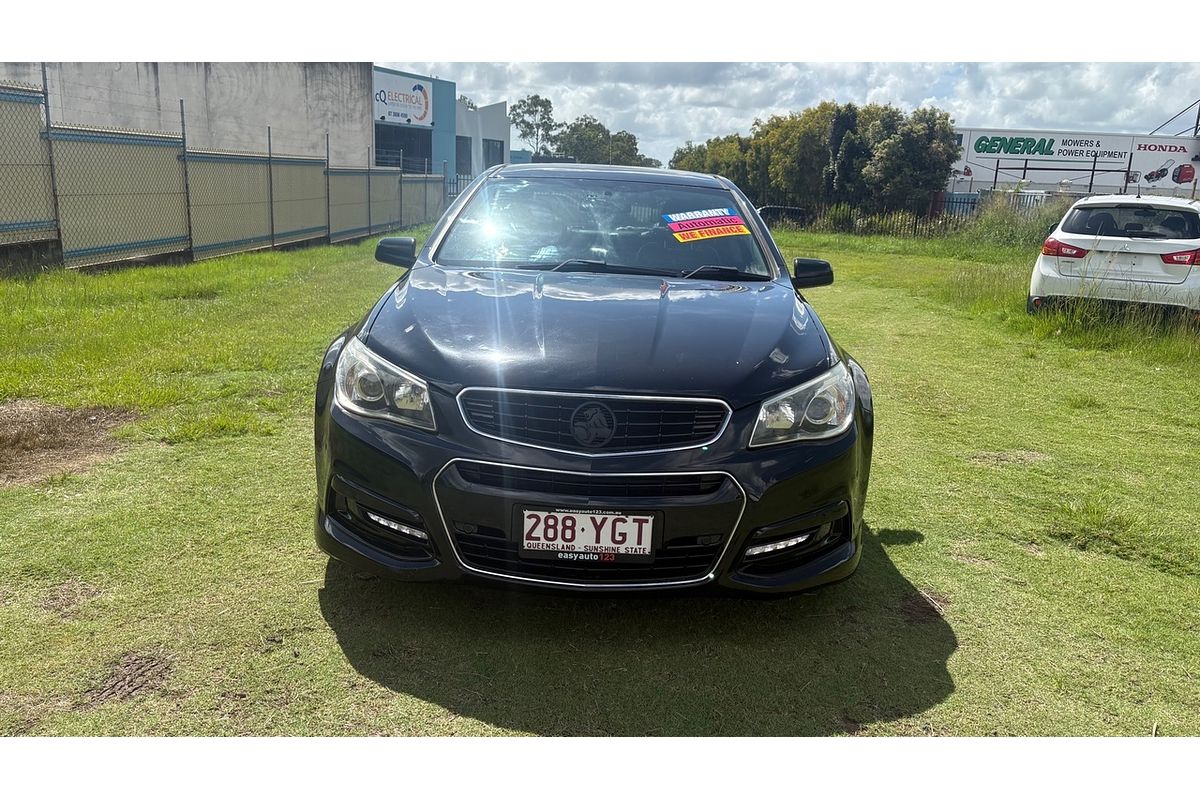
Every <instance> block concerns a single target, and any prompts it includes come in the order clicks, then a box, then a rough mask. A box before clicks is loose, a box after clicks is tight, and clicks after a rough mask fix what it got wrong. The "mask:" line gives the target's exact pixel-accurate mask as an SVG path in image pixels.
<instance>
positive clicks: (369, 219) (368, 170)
mask: <svg viewBox="0 0 1200 800" xmlns="http://www.w3.org/2000/svg"><path fill="white" fill-rule="evenodd" d="M374 221H375V220H374V219H372V217H371V148H369V147H368V148H367V235H368V236H370V235H371V233H372V232H373V231H372V230H371V227H372V223H373V222H374Z"/></svg>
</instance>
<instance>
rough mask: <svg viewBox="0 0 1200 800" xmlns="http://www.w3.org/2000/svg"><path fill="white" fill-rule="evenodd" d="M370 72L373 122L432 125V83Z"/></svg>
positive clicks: (385, 73)
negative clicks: (373, 95)
mask: <svg viewBox="0 0 1200 800" xmlns="http://www.w3.org/2000/svg"><path fill="white" fill-rule="evenodd" d="M374 75H375V82H374V90H375V97H374V107H375V121H376V122H390V123H393V124H395V125H420V126H423V127H426V128H429V127H432V126H433V84H431V83H430V82H429V81H426V80H420V79H416V78H412V77H407V76H404V75H392V74H391V73H388V72H379V71H378V70H376V71H375V72H374Z"/></svg>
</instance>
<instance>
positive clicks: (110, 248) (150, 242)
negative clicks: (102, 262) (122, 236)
mask: <svg viewBox="0 0 1200 800" xmlns="http://www.w3.org/2000/svg"><path fill="white" fill-rule="evenodd" d="M187 243H188V237H187V236H168V237H167V238H165V239H144V240H142V241H140V242H123V243H121V244H103V245H99V246H97V247H80V248H77V249H75V250H63V258H82V257H83V256H98V255H102V254H105V253H120V252H124V251H128V250H137V249H139V248H143V247H173V246H174V245H184V246H185V247H186V245H187ZM180 249H181V250H182V249H185V248H184V247H181V248H180Z"/></svg>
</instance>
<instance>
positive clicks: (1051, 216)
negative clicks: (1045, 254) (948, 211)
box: [952, 195, 1073, 247]
mask: <svg viewBox="0 0 1200 800" xmlns="http://www.w3.org/2000/svg"><path fill="white" fill-rule="evenodd" d="M1072 202H1073V201H1072V199H1071V198H1069V197H1063V198H1052V199H1050V200H1047V201H1046V202H1045V203H1043V204H1042V205H1040V206H1035V207H1033V208H1016V207H1015V206H1014V205H1013V204H1012V203H1011V202H1009V200H1008V198H1007V197H1005V196H1004V195H993V196H992V197H990V198H989V199H988V200H987V201H985V202H984V203H983V206H982V208H980V209H979V212H978V213H977V214H976V215H975V217H974V218H973V219H971V221H970V222H968V223H967V224H966V225H965V226H963V227H962V228H961V229H959V230H958V231H956V232H955V233H953V234H952V235H953V236H955V237H957V238H960V239H966V240H969V241H973V242H987V243H988V244H995V245H1003V246H1009V247H1033V246H1036V245H1040V244H1041V243H1042V241H1043V240H1044V239H1045V238H1046V236H1047V235H1048V233H1049V231H1050V229H1051V228H1053V227H1054V226H1055V225H1057V224H1058V222H1059V220H1061V219H1062V218H1063V215H1064V214H1065V213H1067V209H1068V208H1070V207H1071V203H1072Z"/></svg>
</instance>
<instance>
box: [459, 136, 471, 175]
mask: <svg viewBox="0 0 1200 800" xmlns="http://www.w3.org/2000/svg"><path fill="white" fill-rule="evenodd" d="M454 162H455V169H456V170H458V174H459V175H474V174H475V170H474V169H473V168H472V166H471V137H470V136H458V137H456V138H455V140H454Z"/></svg>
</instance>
